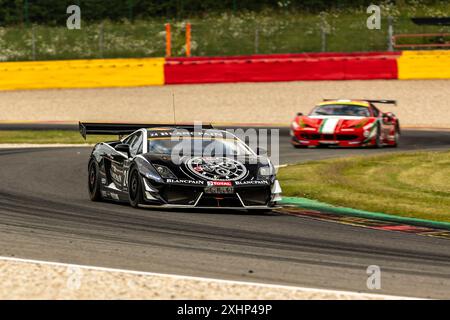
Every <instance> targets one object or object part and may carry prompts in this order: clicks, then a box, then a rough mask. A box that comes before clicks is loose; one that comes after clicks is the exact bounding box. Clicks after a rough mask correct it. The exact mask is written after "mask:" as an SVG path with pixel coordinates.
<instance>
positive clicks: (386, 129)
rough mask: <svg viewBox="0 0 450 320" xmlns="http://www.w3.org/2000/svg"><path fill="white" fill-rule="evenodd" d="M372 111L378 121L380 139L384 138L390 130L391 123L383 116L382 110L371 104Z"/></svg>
mask: <svg viewBox="0 0 450 320" xmlns="http://www.w3.org/2000/svg"><path fill="white" fill-rule="evenodd" d="M372 111H373V115H374V117H376V118H377V120H378V122H379V123H380V129H381V139H382V140H386V138H387V137H388V136H389V132H390V130H391V127H392V125H391V124H390V123H389V122H388V121H386V119H385V118H384V117H383V115H384V114H383V112H381V111H380V110H379V109H378V108H377V107H375V106H374V105H372Z"/></svg>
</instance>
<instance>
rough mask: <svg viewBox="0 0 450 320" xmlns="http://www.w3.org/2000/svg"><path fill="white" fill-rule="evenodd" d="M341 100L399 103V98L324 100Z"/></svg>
mask: <svg viewBox="0 0 450 320" xmlns="http://www.w3.org/2000/svg"><path fill="white" fill-rule="evenodd" d="M339 100H351V101H367V102H370V103H383V104H393V105H394V106H396V105H397V100H388V99H378V100H377V99H323V101H339Z"/></svg>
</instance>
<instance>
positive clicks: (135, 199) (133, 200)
mask: <svg viewBox="0 0 450 320" xmlns="http://www.w3.org/2000/svg"><path fill="white" fill-rule="evenodd" d="M142 192H143V191H142V178H141V175H140V174H139V172H138V170H137V169H136V168H133V169H131V173H130V177H129V181H128V199H129V201H130V205H131V206H132V207H135V208H137V207H138V206H139V204H141V203H142V202H143V198H144V197H143V194H142Z"/></svg>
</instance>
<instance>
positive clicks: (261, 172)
mask: <svg viewBox="0 0 450 320" xmlns="http://www.w3.org/2000/svg"><path fill="white" fill-rule="evenodd" d="M272 175H273V168H272V166H264V167H260V168H259V169H258V180H267V179H269V178H270V177H271V176H272Z"/></svg>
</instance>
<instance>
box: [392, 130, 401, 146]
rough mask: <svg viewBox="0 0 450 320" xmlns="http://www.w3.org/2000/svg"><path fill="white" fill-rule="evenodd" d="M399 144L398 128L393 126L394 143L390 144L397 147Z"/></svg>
mask: <svg viewBox="0 0 450 320" xmlns="http://www.w3.org/2000/svg"><path fill="white" fill-rule="evenodd" d="M399 144H400V130H399V129H398V128H395V133H394V144H393V145H392V146H393V147H394V148H396V147H398V145H399Z"/></svg>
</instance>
